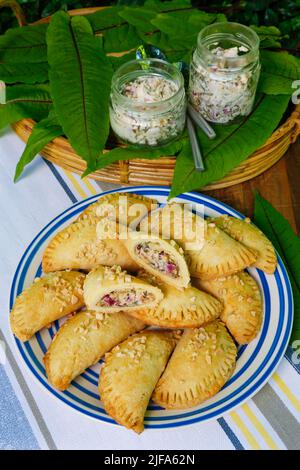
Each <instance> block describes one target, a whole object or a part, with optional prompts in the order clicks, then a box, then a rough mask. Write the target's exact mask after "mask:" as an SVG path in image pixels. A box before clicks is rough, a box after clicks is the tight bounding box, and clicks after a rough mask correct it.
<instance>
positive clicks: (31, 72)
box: [0, 62, 48, 84]
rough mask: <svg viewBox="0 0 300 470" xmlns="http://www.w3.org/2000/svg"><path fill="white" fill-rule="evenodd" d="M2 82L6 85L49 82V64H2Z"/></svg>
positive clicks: (0, 77)
mask: <svg viewBox="0 0 300 470" xmlns="http://www.w3.org/2000/svg"><path fill="white" fill-rule="evenodd" d="M0 80H3V81H4V82H5V83H8V84H11V83H19V82H20V83H28V84H32V83H44V82H46V81H47V80H48V64H47V62H41V63H33V64H26V63H15V64H11V63H8V64H6V63H5V64H1V63H0Z"/></svg>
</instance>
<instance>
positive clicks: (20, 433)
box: [0, 129, 300, 450]
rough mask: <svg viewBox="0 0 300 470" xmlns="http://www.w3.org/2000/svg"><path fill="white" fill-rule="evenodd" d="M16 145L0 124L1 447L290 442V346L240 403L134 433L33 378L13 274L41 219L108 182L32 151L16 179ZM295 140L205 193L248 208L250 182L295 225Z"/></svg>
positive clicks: (296, 389)
mask: <svg viewBox="0 0 300 470" xmlns="http://www.w3.org/2000/svg"><path fill="white" fill-rule="evenodd" d="M23 149H24V143H23V142H22V141H21V140H20V139H19V138H18V137H17V136H16V135H15V134H14V133H13V132H12V131H11V130H9V129H6V130H5V131H1V133H0V204H1V216H2V223H1V224H0V247H1V283H0V312H2V314H1V315H0V449H14V448H16V449H38V448H42V449H56V448H59V449H106V450H115V449H124V450H130V449H148V450H149V449H178V450H184V449H189V450H191V449H299V448H300V400H299V397H300V380H299V373H300V365H299V364H298V365H297V362H295V361H294V360H293V351H292V350H291V348H289V349H288V351H287V352H286V355H285V357H284V358H283V359H282V361H281V363H280V365H279V367H278V369H277V371H276V373H275V374H274V375H273V376H272V378H271V379H270V381H269V382H268V384H267V385H265V386H264V387H263V389H262V390H261V391H259V392H258V393H257V394H256V395H255V396H254V397H253V398H252V399H251V400H249V401H248V402H247V403H245V404H244V405H242V406H240V407H238V408H237V409H235V410H234V411H231V412H229V413H227V414H226V415H224V416H223V417H222V418H219V419H218V420H212V421H209V422H205V423H197V424H195V425H193V426H189V427H185V428H174V429H169V430H168V432H167V433H166V432H164V430H146V432H145V433H143V434H142V435H141V436H137V435H135V434H134V433H133V432H128V431H127V430H125V429H123V428H121V427H115V426H111V425H110V426H109V425H106V424H104V423H99V422H97V421H95V420H91V419H89V418H86V417H83V416H82V415H80V414H79V413H76V412H74V410H73V409H71V408H70V407H68V406H66V405H65V404H64V403H62V402H60V401H59V400H56V399H54V398H53V396H51V395H50V394H48V393H47V392H46V391H45V389H44V388H43V387H40V385H39V384H38V383H37V382H36V381H35V380H34V378H33V377H32V375H31V373H30V372H29V371H28V369H27V368H26V367H25V366H24V363H23V361H21V360H20V356H19V355H18V353H17V350H16V345H15V341H14V339H13V336H12V334H11V331H10V327H9V322H8V315H9V309H8V295H9V292H10V287H11V281H12V277H13V275H14V272H15V270H16V267H17V265H18V263H19V260H20V258H21V256H22V254H23V253H24V250H25V248H26V246H28V244H29V243H30V242H31V240H32V239H33V238H34V237H35V236H36V234H37V233H38V232H39V231H40V230H41V228H42V227H44V226H45V225H46V224H47V223H48V222H49V220H51V219H53V218H54V217H55V216H57V215H58V214H59V213H61V212H62V211H63V210H65V209H67V208H68V207H70V205H71V204H72V203H74V202H76V201H77V200H81V199H83V198H85V197H87V196H90V195H93V194H97V193H98V192H101V191H105V190H108V189H112V187H116V186H113V185H108V184H102V183H96V182H94V181H92V180H81V179H80V177H79V176H78V175H74V174H72V173H69V172H66V171H64V170H62V169H60V168H59V167H55V166H54V165H52V164H49V163H47V162H45V161H43V160H42V159H40V158H37V159H36V160H35V161H34V162H33V164H31V165H30V166H28V168H26V170H25V172H24V175H23V176H22V178H21V179H20V181H19V182H18V183H17V184H16V185H15V184H14V183H13V181H12V179H13V174H14V170H15V165H16V163H17V161H18V159H19V157H20V155H21V154H22V151H23ZM299 150H300V147H299V145H298V144H296V145H293V146H292V147H291V148H290V150H289V151H288V153H287V155H286V156H285V157H284V158H282V159H281V161H280V162H278V163H277V164H276V165H275V166H274V167H273V168H271V169H269V170H268V171H267V172H265V173H264V174H263V175H261V176H259V177H257V178H255V179H253V180H251V181H249V182H247V183H243V184H240V185H236V186H233V187H231V188H227V189H224V190H216V191H210V192H209V194H210V195H211V196H213V197H215V198H217V199H219V200H221V201H224V202H226V203H227V204H229V205H232V206H233V207H234V208H236V209H237V210H240V211H241V212H243V213H245V214H247V215H248V216H251V215H252V210H253V194H252V192H253V189H258V190H259V191H260V193H261V194H262V195H263V196H264V197H265V198H266V199H268V200H269V201H270V202H271V203H272V204H273V205H274V206H275V207H276V208H277V209H278V210H279V211H280V212H281V213H282V214H283V215H285V217H286V218H287V219H288V220H289V221H290V222H291V223H292V225H293V227H294V228H296V226H297V227H298V229H299V227H300V214H299V204H300V188H299V186H298V181H299V176H300V152H299ZM4 352H5V353H6V354H5V353H4ZM297 357H298V356H297ZM297 357H296V359H297ZM299 359H300V358H299Z"/></svg>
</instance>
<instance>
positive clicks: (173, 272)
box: [135, 242, 179, 278]
mask: <svg viewBox="0 0 300 470" xmlns="http://www.w3.org/2000/svg"><path fill="white" fill-rule="evenodd" d="M135 251H136V254H137V255H138V256H139V257H140V258H142V259H143V260H144V261H146V263H147V264H149V265H150V266H151V267H152V268H154V269H156V270H157V271H160V272H161V273H163V274H165V275H166V276H169V277H173V278H177V277H178V276H179V267H178V265H177V263H176V261H175V260H174V258H173V257H172V256H171V255H170V254H169V253H167V252H166V251H164V250H161V249H159V247H158V245H156V244H155V243H152V242H143V243H139V244H138V245H137V246H136V248H135Z"/></svg>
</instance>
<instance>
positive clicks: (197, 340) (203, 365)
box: [152, 321, 237, 409]
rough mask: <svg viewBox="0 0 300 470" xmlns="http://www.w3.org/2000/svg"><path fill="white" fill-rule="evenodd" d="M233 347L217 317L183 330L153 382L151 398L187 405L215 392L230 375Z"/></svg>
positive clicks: (167, 405)
mask: <svg viewBox="0 0 300 470" xmlns="http://www.w3.org/2000/svg"><path fill="white" fill-rule="evenodd" d="M236 354H237V348H236V346H235V344H234V341H233V339H232V338H231V336H230V334H229V333H228V331H227V330H226V328H225V326H224V325H223V324H222V323H221V322H218V321H215V322H212V323H209V324H208V325H206V326H204V327H201V328H194V329H189V330H185V331H184V333H183V335H182V337H181V339H180V340H179V342H178V344H177V346H176V348H175V351H174V353H173V355H172V357H171V359H170V361H169V363H168V365H167V367H166V369H165V371H164V373H163V375H162V376H161V378H160V380H159V382H158V383H157V385H156V387H155V390H154V393H153V396H152V398H153V400H154V401H155V402H156V403H158V404H159V405H161V406H163V407H164V408H170V409H172V408H177V409H180V408H189V407H192V406H196V405H198V404H199V403H202V402H203V401H204V400H207V399H208V398H210V397H212V396H213V395H215V394H216V393H217V392H218V391H219V390H220V389H221V388H222V387H223V385H224V384H225V383H226V382H227V381H228V379H229V378H230V377H231V375H232V373H233V371H234V369H235V364H236Z"/></svg>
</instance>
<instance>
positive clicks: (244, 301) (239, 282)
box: [193, 272, 263, 344]
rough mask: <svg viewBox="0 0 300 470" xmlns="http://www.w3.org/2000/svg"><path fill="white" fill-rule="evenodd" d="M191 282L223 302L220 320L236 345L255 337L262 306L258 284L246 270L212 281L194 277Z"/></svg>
mask: <svg viewBox="0 0 300 470" xmlns="http://www.w3.org/2000/svg"><path fill="white" fill-rule="evenodd" d="M193 283H194V285H195V286H196V287H198V288H199V289H203V290H205V291H206V292H209V293H210V294H212V295H214V296H215V297H216V298H217V299H219V300H220V301H222V302H223V304H224V310H223V311H222V313H221V320H222V321H223V322H224V323H225V324H226V326H227V328H228V329H229V331H230V333H231V334H232V336H233V337H234V339H235V340H236V341H237V342H238V343H239V344H247V343H250V341H252V340H253V339H254V338H255V337H256V336H257V334H258V332H259V330H260V327H261V323H262V315H263V305H262V298H261V294H260V290H259V287H258V284H257V283H256V281H255V279H253V278H252V277H251V276H250V275H249V274H248V273H246V272H240V273H237V274H234V275H232V276H229V277H224V278H219V279H215V280H213V281H201V280H200V279H194V280H193Z"/></svg>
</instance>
